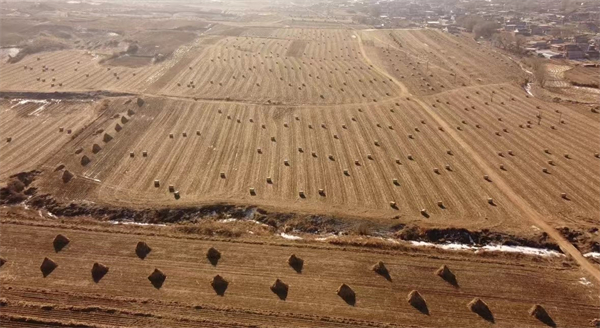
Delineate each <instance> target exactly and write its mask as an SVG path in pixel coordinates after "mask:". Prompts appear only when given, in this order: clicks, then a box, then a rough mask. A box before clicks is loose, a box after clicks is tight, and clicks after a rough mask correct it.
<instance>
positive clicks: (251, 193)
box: [250, 188, 256, 196]
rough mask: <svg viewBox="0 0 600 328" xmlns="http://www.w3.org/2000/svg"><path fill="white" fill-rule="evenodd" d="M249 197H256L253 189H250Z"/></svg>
mask: <svg viewBox="0 0 600 328" xmlns="http://www.w3.org/2000/svg"><path fill="white" fill-rule="evenodd" d="M250 195H251V196H256V190H255V189H254V188H250Z"/></svg>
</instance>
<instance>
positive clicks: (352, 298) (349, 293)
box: [336, 284, 356, 306]
mask: <svg viewBox="0 0 600 328" xmlns="http://www.w3.org/2000/svg"><path fill="white" fill-rule="evenodd" d="M336 293H337V295H338V296H339V297H341V298H342V299H343V300H344V302H346V303H347V304H348V305H352V306H354V305H355V304H356V293H355V292H354V290H352V288H350V286H348V285H346V284H341V285H340V287H338V289H337V291H336Z"/></svg>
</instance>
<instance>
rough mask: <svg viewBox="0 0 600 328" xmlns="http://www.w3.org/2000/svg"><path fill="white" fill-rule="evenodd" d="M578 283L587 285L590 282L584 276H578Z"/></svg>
mask: <svg viewBox="0 0 600 328" xmlns="http://www.w3.org/2000/svg"><path fill="white" fill-rule="evenodd" d="M579 283H580V284H582V285H584V286H589V285H591V284H592V283H591V282H590V281H589V280H587V279H585V278H579Z"/></svg>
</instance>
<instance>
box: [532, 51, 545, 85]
mask: <svg viewBox="0 0 600 328" xmlns="http://www.w3.org/2000/svg"><path fill="white" fill-rule="evenodd" d="M531 69H532V72H533V77H534V78H535V80H536V81H537V83H538V84H539V85H540V87H542V88H544V87H546V82H548V78H549V74H548V71H547V70H546V64H545V63H544V60H543V59H541V58H532V59H531Z"/></svg>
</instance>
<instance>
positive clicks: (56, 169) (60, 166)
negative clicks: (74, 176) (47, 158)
mask: <svg viewBox="0 0 600 328" xmlns="http://www.w3.org/2000/svg"><path fill="white" fill-rule="evenodd" d="M64 168H65V164H58V166H57V167H56V168H55V169H54V172H58V171H60V170H62V169H64Z"/></svg>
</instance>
